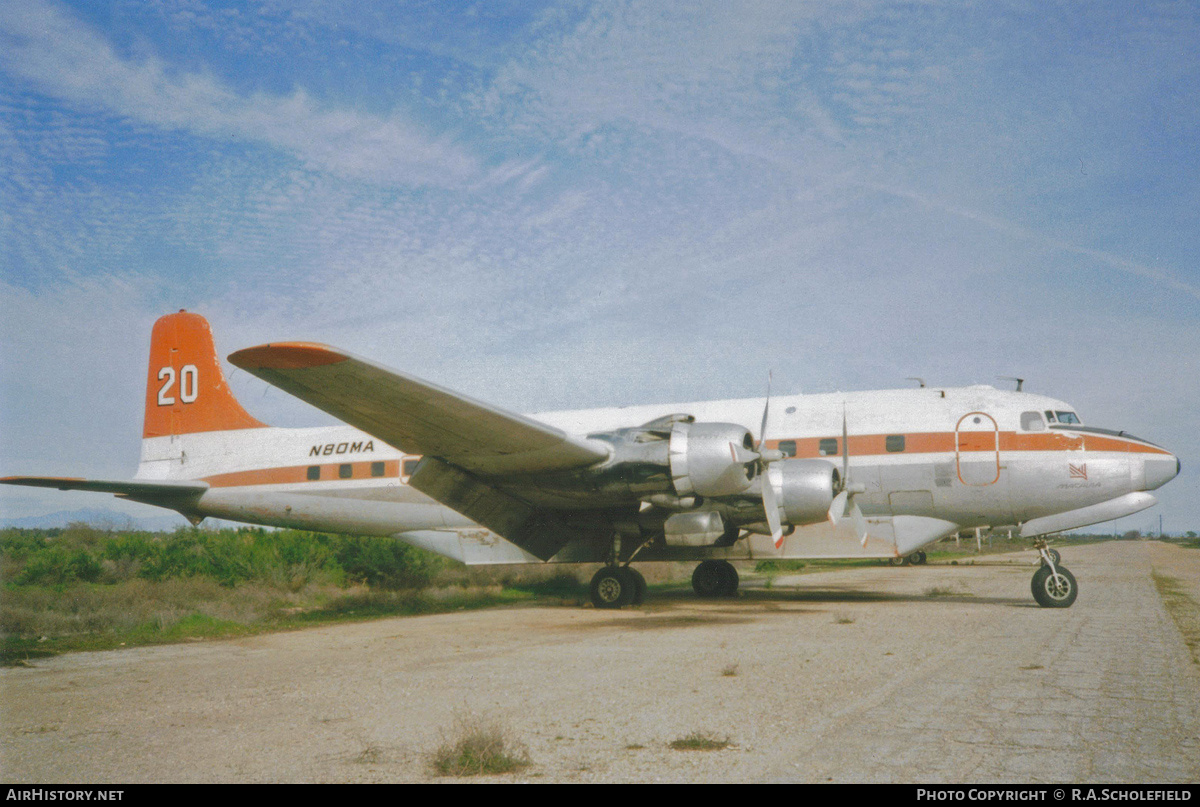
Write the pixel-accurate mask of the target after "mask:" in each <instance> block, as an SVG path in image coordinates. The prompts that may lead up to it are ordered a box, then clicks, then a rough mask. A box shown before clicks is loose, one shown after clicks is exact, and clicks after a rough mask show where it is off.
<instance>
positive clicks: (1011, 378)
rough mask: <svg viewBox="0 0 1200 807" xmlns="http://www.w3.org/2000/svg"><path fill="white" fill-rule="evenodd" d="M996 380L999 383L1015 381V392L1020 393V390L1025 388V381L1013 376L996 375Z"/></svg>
mask: <svg viewBox="0 0 1200 807" xmlns="http://www.w3.org/2000/svg"><path fill="white" fill-rule="evenodd" d="M996 378H999V379H1000V380H1001V381H1016V382H1017V392H1021V388H1022V387H1024V386H1025V379H1023V378H1017V377H1016V376H1015V375H998V376H996Z"/></svg>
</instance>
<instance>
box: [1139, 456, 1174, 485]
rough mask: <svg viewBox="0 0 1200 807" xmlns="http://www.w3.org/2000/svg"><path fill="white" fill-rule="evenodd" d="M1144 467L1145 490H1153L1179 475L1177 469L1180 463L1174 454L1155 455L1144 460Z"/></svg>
mask: <svg viewBox="0 0 1200 807" xmlns="http://www.w3.org/2000/svg"><path fill="white" fill-rule="evenodd" d="M1145 467H1146V487H1145V490H1154V489H1156V488H1161V487H1162V486H1163V485H1165V484H1167V483H1168V482H1170V481H1171V480H1172V479H1174V478H1175V477H1177V476H1179V471H1180V469H1181V468H1182V463H1180V462H1179V458H1178V457H1176V456H1174V455H1169V456H1166V457H1162V458H1161V459H1160V458H1158V457H1155V458H1153V459H1147V460H1145Z"/></svg>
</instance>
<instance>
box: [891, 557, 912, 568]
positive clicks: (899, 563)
mask: <svg viewBox="0 0 1200 807" xmlns="http://www.w3.org/2000/svg"><path fill="white" fill-rule="evenodd" d="M888 563H890V564H891V565H893V566H903V565H905V564H906V563H908V558H907V557H904V558H888Z"/></svg>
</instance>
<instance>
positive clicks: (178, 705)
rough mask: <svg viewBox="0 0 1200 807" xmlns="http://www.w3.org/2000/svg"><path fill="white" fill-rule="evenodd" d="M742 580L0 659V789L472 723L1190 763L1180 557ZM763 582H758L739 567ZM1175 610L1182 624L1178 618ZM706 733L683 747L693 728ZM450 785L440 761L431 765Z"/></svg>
mask: <svg viewBox="0 0 1200 807" xmlns="http://www.w3.org/2000/svg"><path fill="white" fill-rule="evenodd" d="M1063 555H1064V563H1065V565H1067V566H1069V568H1070V569H1071V570H1072V571H1073V572H1074V573H1075V576H1076V577H1077V578H1078V580H1079V583H1080V589H1081V594H1080V596H1079V599H1078V601H1077V602H1076V604H1075V605H1074V606H1073V607H1072V608H1070V609H1066V610H1048V609H1042V608H1039V607H1037V606H1036V605H1035V604H1034V602H1033V599H1032V597H1031V596H1030V591H1029V579H1030V576H1031V575H1032V572H1033V566H1032V565H1031V562H1032V553H1023V554H1021V555H1019V556H1016V555H1014V556H1000V558H999V559H997V560H992V561H989V562H987V563H986V564H985V563H980V564H977V565H969V566H964V565H959V566H937V565H931V566H925V567H907V568H891V567H887V566H882V565H881V566H879V567H877V568H863V569H856V570H852V571H838V572H827V573H822V574H815V575H804V576H795V577H786V578H776V579H775V580H774V581H773V585H772V587H771V588H770V589H769V590H767V589H764V588H762V587H761V586H762V581H761V580H758V581H755V580H753V579H752V580H750V581H748V583H747V587H746V589H745V590H744V591H743V593H742V596H740V597H739V598H737V599H736V600H729V601H698V600H696V599H695V598H693V597H691V596H690V595H688V594H685V593H683V592H668V593H652V594H651V596H650V599H649V602H648V604H647V605H646V606H644V607H640V608H636V609H626V610H624V611H620V612H606V611H598V610H595V609H592V608H590V607H589V608H580V607H526V608H510V609H502V610H492V611H480V612H469V613H468V612H460V613H455V614H445V615H437V616H424V617H412V618H401V619H386V620H380V621H376V622H371V623H365V624H354V625H343V626H336V627H325V628H317V629H312V630H305V631H297V632H293V633H283V634H274V635H270V636H260V637H255V638H251V639H241V640H231V641H220V642H204V643H198V644H187V645H175V646H168V647H154V648H139V649H130V650H122V651H117V652H105V653H77V654H71V655H67V656H62V657H59V658H55V659H49V660H44V661H39V662H36V663H35V664H34V666H32V667H30V668H12V669H5V670H2V671H0V696H2V701H0V703H2V704H3V711H2V713H0V729H2V737H0V740H2V744H0V769H2V770H3V778H4V779H5V780H6V781H8V782H10V783H17V782H29V783H42V782H61V783H68V782H71V783H106V782H117V783H133V782H426V781H430V780H435V779H436V777H434V776H433V775H432V774H431V772H430V765H429V758H430V753H431V752H432V751H433V750H434V749H435V748H436V747H437V746H438V745H439V744H440V743H441V742H442V741H443V740H445V739H447V738H453V737H454V735H455V732H456V730H457V729H456V726H457V725H460V724H462V723H463V722H464V721H465V722H484V723H486V722H493V723H497V724H499V725H502V726H503V727H505V728H506V729H507V731H508V732H509V735H510V737H511V738H512V740H513V741H514V742H516V743H519V744H521V745H523V746H524V747H525V748H526V749H527V750H528V752H529V755H530V757H531V759H532V763H533V764H532V765H531V766H530V767H528V768H526V769H525V770H524V771H523V772H521V773H519V774H514V775H506V776H497V777H488V778H484V779H482V781H497V780H498V781H535V782H592V781H601V782H643V781H672V782H680V781H682V782H709V781H711V782H734V781H737V782H741V781H797V782H827V781H834V782H845V781H854V782H860V781H870V782H876V781H878V782H920V783H954V782H1012V783H1039V782H1041V783H1068V782H1174V783H1184V782H1196V781H1198V780H1200V664H1198V663H1197V662H1196V661H1194V660H1193V657H1192V651H1191V650H1190V649H1189V647H1188V646H1187V644H1186V643H1185V641H1184V638H1183V634H1181V632H1180V627H1179V626H1177V624H1176V622H1175V621H1174V620H1173V619H1172V617H1171V615H1170V614H1168V612H1167V610H1166V609H1165V607H1164V605H1163V602H1162V599H1161V598H1160V597H1159V595H1158V594H1157V592H1156V590H1155V586H1154V582H1153V580H1152V578H1151V572H1152V571H1153V570H1158V571H1160V572H1162V573H1163V574H1167V575H1169V576H1171V577H1173V578H1175V579H1176V580H1178V581H1180V583H1179V585H1181V586H1183V587H1184V589H1185V590H1186V591H1187V592H1188V594H1189V596H1190V597H1191V601H1192V603H1193V607H1194V604H1195V603H1200V551H1198V550H1186V549H1180V548H1178V547H1173V546H1167V545H1163V544H1157V543H1152V542H1138V543H1127V542H1121V543H1106V544H1097V545H1089V546H1079V547H1068V548H1066V549H1065V550H1064V552H1063ZM756 583H757V585H758V586H759V587H758V588H755V587H754V586H755V585H756ZM1192 618H1193V619H1194V618H1195V615H1194V614H1193V617H1192ZM697 731H700V732H706V733H708V734H710V735H712V736H714V737H717V738H727V739H728V740H729V741H730V745H729V746H728V747H727V748H726V749H724V750H719V751H677V750H673V749H672V748H670V746H669V744H670V743H671V742H672V741H673V740H676V739H679V738H681V737H684V736H686V735H688V734H690V733H693V732H697ZM451 781H454V780H451Z"/></svg>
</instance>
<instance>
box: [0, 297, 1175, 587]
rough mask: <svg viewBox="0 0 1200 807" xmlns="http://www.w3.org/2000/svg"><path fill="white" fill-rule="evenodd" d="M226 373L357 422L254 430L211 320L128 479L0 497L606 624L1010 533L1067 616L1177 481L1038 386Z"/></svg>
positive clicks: (160, 403) (169, 382)
mask: <svg viewBox="0 0 1200 807" xmlns="http://www.w3.org/2000/svg"><path fill="white" fill-rule="evenodd" d="M229 361H230V362H231V363H232V364H233V365H235V366H236V367H239V368H242V369H244V370H246V371H247V372H249V373H252V374H253V375H255V376H257V377H259V378H261V379H263V380H265V381H267V382H269V383H270V384H273V385H275V386H277V387H279V388H281V389H283V390H286V391H287V392H289V393H291V394H292V395H294V396H296V397H298V398H300V399H301V400H303V401H307V402H308V403H310V404H312V405H314V406H316V407H317V408H319V409H322V410H324V411H325V412H328V413H330V414H332V415H333V416H335V417H337V418H338V419H339V420H341V421H342V422H343V423H345V424H346V425H339V426H330V427H320V428H276V427H270V426H268V425H266V424H264V423H262V422H260V421H259V420H257V419H256V418H254V417H253V416H252V415H250V414H249V413H248V412H247V411H246V410H245V409H244V408H243V407H242V406H241V404H240V403H239V402H238V400H237V399H236V397H235V396H234V395H233V393H232V391H231V390H230V388H229V386H228V384H227V383H226V380H225V377H224V374H223V372H222V370H221V364H220V361H219V359H218V357H217V353H216V348H215V344H214V340H213V335H212V331H211V329H210V326H209V324H208V322H207V320H205V319H204V318H203V317H202V316H200V315H198V314H194V313H189V312H187V311H182V310H181V311H180V312H178V313H173V314H168V315H166V316H164V317H162V318H160V319H159V320H158V321H157V322H156V323H155V325H154V329H153V332H152V335H151V341H150V363H149V371H148V374H147V382H146V403H145V420H144V424H143V439H142V447H141V462H140V464H139V466H138V470H137V473H136V475H135V477H134V479H132V480H124V481H118V480H95V479H79V478H61V477H32V476H11V477H5V478H3V479H0V482H3V483H5V484H10V485H30V486H37V487H47V488H58V489H61V490H89V491H99V492H106V493H112V494H115V495H117V496H119V497H123V498H125V499H129V500H132V501H137V502H143V503H146V504H150V505H156V506H159V507H166V508H169V509H172V510H176V511H178V512H180V513H182V514H183V515H184V516H186V517H187V518H188V519H189V520H191V521H192V522H193V523H194V524H199V523H200V522H201V521H202V520H203V519H204V518H206V517H215V518H222V519H229V520H233V521H240V522H246V523H251V524H260V525H267V526H276V527H290V528H298V529H307V530H317V531H326V532H342V533H354V534H359V535H367V536H391V537H394V538H397V539H399V540H402V541H405V542H407V543H409V544H412V545H414V546H418V547H422V548H425V549H429V550H432V551H434V552H437V553H439V554H441V555H445V556H447V557H450V558H453V559H455V560H458V561H461V562H462V563H465V564H468V565H480V564H517V563H544V562H550V563H601V564H603V566H602V568H601V569H600V570H599V571H598V572H596V574H595V576H594V577H593V578H592V580H591V586H590V593H591V599H592V602H593V604H594V605H595V606H596V607H599V608H620V607H622V606H625V605H628V604H631V603H640V602H641V601H642V599H643V598H644V596H645V585H646V584H645V579H644V578H643V576H642V575H641V574H640V573H639V572H638V571H637V570H636V569H635V568H634V567H633V566H632V565H631V564H632V563H633V562H634V561H638V562H639V563H640V562H659V561H700V562H699V564H698V565H697V566H696V568H695V571H694V573H693V575H692V585H693V588H694V590H695V592H696V594H697V595H699V596H701V597H721V596H732V595H734V594H736V592H737V589H738V585H739V578H738V573H737V570H736V568H735V567H734V566H733V564H732V563H731V561H734V560H750V559H784V558H863V557H869V558H886V559H892V560H895V559H899V558H905V557H913V556H916V557H923V547H926V546H929V545H931V544H933V543H934V542H936V541H938V540H940V539H942V538H944V537H948V536H950V535H954V534H957V533H959V532H962V531H966V530H970V529H972V528H988V527H991V528H1000V527H1002V526H1004V525H1007V526H1008V528H1009V529H1011V530H1014V531H1015V532H1017V533H1018V534H1019V535H1020V537H1022V538H1027V539H1032V541H1033V546H1034V548H1035V549H1036V550H1037V551H1038V553H1039V555H1040V558H1041V564H1040V566H1039V568H1038V570H1037V571H1036V572H1035V573H1034V575H1033V579H1032V581H1031V590H1032V593H1033V596H1034V599H1035V600H1036V601H1037V602H1038V604H1039V605H1042V606H1044V607H1051V608H1064V607H1069V606H1070V605H1071V604H1072V603H1074V602H1075V599H1076V596H1077V594H1078V584H1077V582H1076V580H1075V578H1074V576H1073V575H1072V574H1071V572H1070V571H1068V570H1067V569H1066V567H1064V566H1063V565H1062V564H1061V558H1060V557H1059V555H1058V553H1057V552H1055V551H1054V550H1052V549H1050V548H1049V547H1048V546H1047V543H1046V540H1045V536H1047V535H1049V534H1052V533H1057V532H1061V531H1064V530H1069V529H1074V528H1077V527H1083V526H1087V525H1089V524H1095V523H1099V522H1103V521H1110V520H1112V519H1116V518H1123V517H1125V516H1128V515H1130V514H1132V513H1136V512H1138V511H1141V510H1144V509H1145V508H1147V507H1150V506H1152V505H1154V504H1155V503H1156V499H1155V497H1154V496H1153V495H1151V494H1150V493H1149V491H1151V490H1154V489H1156V488H1158V487H1161V486H1162V485H1164V484H1166V483H1167V482H1169V481H1170V480H1171V479H1173V478H1174V477H1175V476H1176V475H1178V473H1179V471H1180V462H1179V460H1178V458H1176V457H1175V456H1174V455H1173V454H1172V453H1171V452H1169V451H1167V450H1166V449H1164V448H1162V447H1160V446H1157V445H1155V444H1153V443H1150V442H1148V441H1146V440H1143V439H1141V438H1138V437H1134V436H1132V435H1130V434H1128V433H1126V432H1123V431H1113V430H1109V429H1101V428H1096V427H1092V426H1085V425H1084V424H1083V423H1082V421H1081V420H1080V418H1079V416H1078V415H1077V414H1076V411H1075V409H1074V407H1072V406H1070V405H1069V404H1067V403H1065V402H1063V401H1060V400H1057V399H1054V398H1049V397H1045V396H1042V395H1036V394H1031V393H1027V392H1023V391H1021V390H1020V387H1021V382H1020V381H1018V384H1017V386H1018V389H1017V390H1016V391H1011V390H997V389H994V388H993V387H991V386H986V385H979V386H968V387H957V388H951V387H946V388H933V387H926V386H925V384H924V382H922V383H921V386H920V387H919V388H909V389H897V390H884V391H872V392H849V393H831V394H810V395H780V396H778V397H776V398H771V396H770V391H769V388H768V394H767V398H766V400H765V402H763V401H759V400H755V399H745V400H722V401H702V402H694V403H683V404H658V405H640V406H628V407H617V408H603V409H589V410H578V411H563V412H541V413H537V414H532V415H521V414H516V413H513V412H508V411H505V410H503V409H501V408H499V407H496V406H492V405H490V404H487V403H484V402H482V401H479V400H475V399H473V398H470V397H468V396H466V395H462V394H459V393H457V392H454V391H452V390H449V389H446V388H444V387H440V386H437V385H435V384H432V383H430V382H428V381H423V380H421V379H418V378H415V377H413V376H410V375H406V374H404V373H400V372H397V371H395V370H391V369H388V368H386V367H383V366H381V365H378V364H375V363H373V362H371V361H368V360H367V359H363V358H359V357H357V356H354V355H353V354H351V353H347V352H345V351H343V350H339V349H336V348H333V347H329V346H327V345H322V344H316V343H309V342H273V343H269V344H265V345H260V346H258V347H251V348H246V349H244V350H239V351H237V352H235V353H233V354H232V355H230V356H229ZM760 410H761V412H760ZM755 422H757V423H758V429H757V431H754V430H752V429H751V428H750V426H748V425H746V424H754V423H755ZM768 435H769V436H768Z"/></svg>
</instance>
